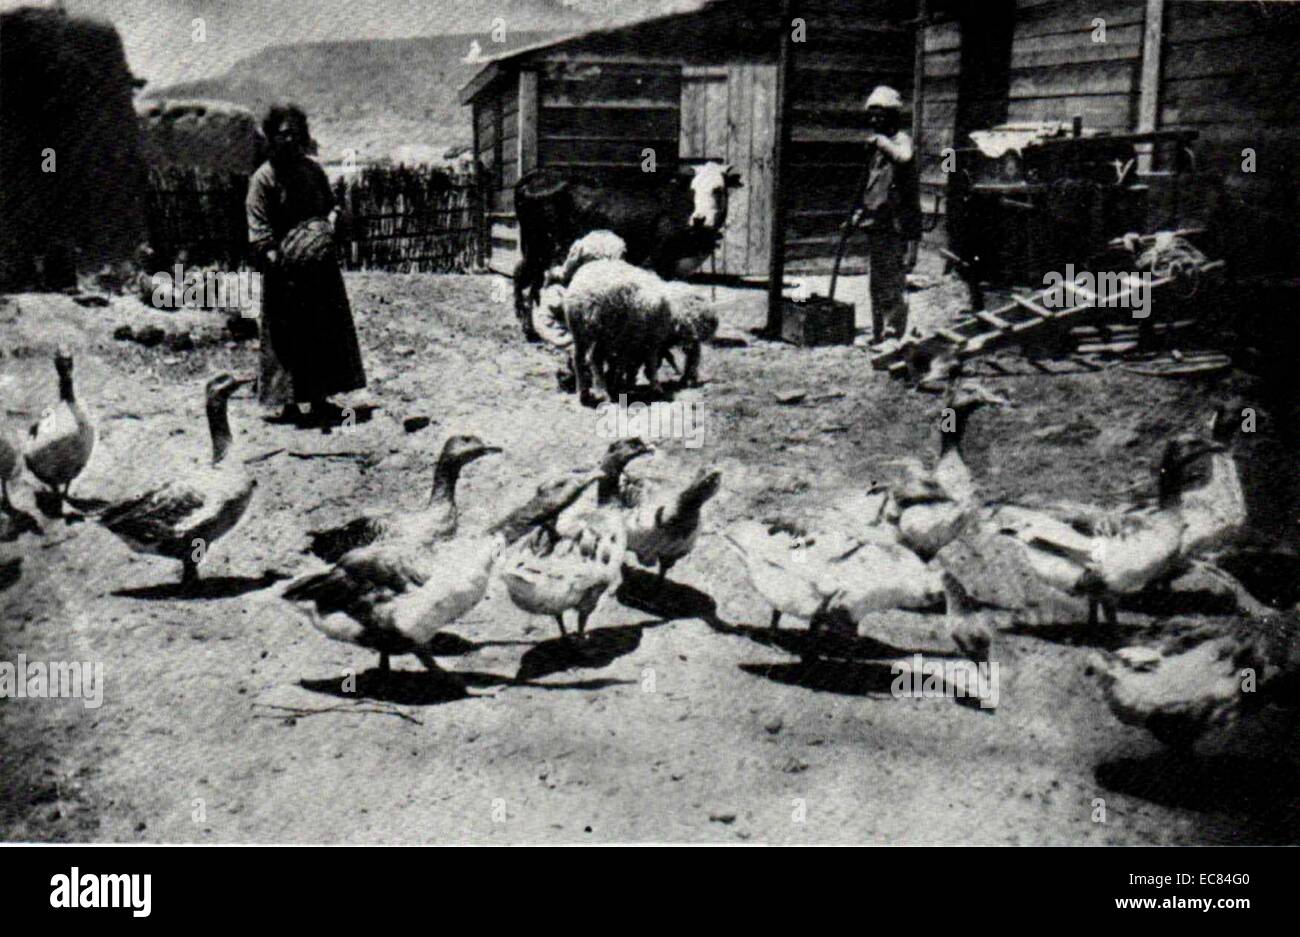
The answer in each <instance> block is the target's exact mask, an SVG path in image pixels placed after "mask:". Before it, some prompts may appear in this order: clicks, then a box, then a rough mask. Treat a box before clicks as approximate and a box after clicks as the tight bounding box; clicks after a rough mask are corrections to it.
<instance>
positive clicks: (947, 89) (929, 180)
mask: <svg viewBox="0 0 1300 937" xmlns="http://www.w3.org/2000/svg"><path fill="white" fill-rule="evenodd" d="M961 41H962V36H961V24H960V23H958V22H956V21H950V22H946V23H938V24H935V25H932V26H927V27H926V29H925V76H924V78H923V80H922V84H921V94H922V96H923V98H924V101H923V104H924V106H923V110H922V120H923V121H924V123H923V124H922V127H921V141H920V160H921V165H920V170H921V207H922V209H923V210H924V211H927V212H930V211H935V210H937V211H938V214H939V215H940V216H941V217H940V219H939V223H938V225H937V226H936V227H935V229H934V232H933V234H928V235H926V240H927V241H931V242H936V243H937V242H943V241H944V240H945V239H946V237H947V235H946V230H945V227H944V224H943V218H942V216H943V215H945V214H946V213H947V203H946V201H945V200H944V196H945V195H946V193H947V188H948V177H947V175H946V174H945V173H944V172H943V170H942V169H941V163H942V161H943V151H944V150H945V149H947V148H948V147H952V146H955V145H956V142H955V139H956V129H955V128H956V126H957V93H958V84H959V82H960V79H961Z"/></svg>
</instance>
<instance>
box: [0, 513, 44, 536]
mask: <svg viewBox="0 0 1300 937" xmlns="http://www.w3.org/2000/svg"><path fill="white" fill-rule="evenodd" d="M42 533H44V531H43V530H42V529H41V524H40V522H39V521H38V520H37V519H36V517H35V516H34V515H32V514H28V513H27V512H26V511H23V510H21V509H20V508H17V507H14V506H13V505H10V506H8V507H5V508H3V509H0V543H13V542H14V541H15V540H17V539H18V538H19V537H21V536H22V535H23V534H35V535H36V536H38V537H39V536H40V535H41V534H42Z"/></svg>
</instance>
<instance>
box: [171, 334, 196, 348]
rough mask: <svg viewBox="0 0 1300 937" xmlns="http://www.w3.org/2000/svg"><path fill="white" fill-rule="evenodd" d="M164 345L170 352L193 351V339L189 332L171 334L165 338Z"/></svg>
mask: <svg viewBox="0 0 1300 937" xmlns="http://www.w3.org/2000/svg"><path fill="white" fill-rule="evenodd" d="M166 344H167V347H168V348H170V349H171V350H172V351H193V350H194V338H193V336H191V335H190V333H189V332H172V333H171V334H170V335H168V336H167V338H166Z"/></svg>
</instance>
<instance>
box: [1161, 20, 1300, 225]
mask: <svg viewBox="0 0 1300 937" xmlns="http://www.w3.org/2000/svg"><path fill="white" fill-rule="evenodd" d="M1298 48H1300V9H1297V8H1296V7H1295V6H1293V5H1291V4H1285V3H1201V2H1196V3H1191V2H1186V0H1170V2H1168V3H1167V4H1166V12H1165V48H1164V62H1163V65H1164V69H1163V77H1162V82H1161V88H1160V126H1161V127H1165V128H1171V127H1186V128H1189V129H1193V130H1196V131H1199V133H1200V137H1199V139H1198V140H1197V142H1196V144H1195V145H1194V147H1193V149H1194V152H1195V153H1196V156H1197V176H1198V178H1197V180H1196V183H1195V184H1194V185H1193V186H1191V187H1190V191H1185V192H1183V193H1181V194H1180V206H1179V212H1178V214H1179V216H1180V218H1179V220H1180V221H1183V222H1186V223H1195V222H1196V221H1198V220H1201V215H1202V214H1203V212H1204V210H1205V208H1206V207H1207V206H1208V202H1209V199H1210V197H1211V195H1212V193H1213V192H1214V190H1215V189H1216V188H1218V187H1219V186H1221V185H1222V184H1223V180H1224V179H1225V177H1227V176H1228V174H1230V173H1239V172H1240V171H1241V165H1242V159H1243V154H1242V151H1243V149H1245V148H1246V147H1250V148H1252V149H1254V150H1255V153H1256V164H1257V171H1258V174H1259V175H1260V176H1261V177H1272V178H1273V179H1274V180H1275V181H1276V180H1277V179H1278V177H1279V176H1280V177H1281V179H1282V181H1284V182H1285V180H1288V179H1289V184H1290V186H1291V187H1292V190H1293V191H1294V189H1295V187H1296V186H1297V185H1300V69H1297V66H1296V58H1297V52H1296V50H1297V49H1298Z"/></svg>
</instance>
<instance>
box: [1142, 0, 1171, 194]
mask: <svg viewBox="0 0 1300 937" xmlns="http://www.w3.org/2000/svg"><path fill="white" fill-rule="evenodd" d="M1164 37H1165V0H1147V10H1146V30H1145V31H1144V32H1143V34H1142V84H1141V88H1140V93H1139V97H1138V125H1137V131H1138V133H1149V132H1151V131H1153V130H1156V129H1157V128H1158V127H1159V126H1160V58H1161V52H1162V51H1163V47H1164ZM1154 153H1155V144H1154V143H1139V144H1138V172H1139V173H1148V172H1150V171H1151V166H1152V158H1153V156H1154Z"/></svg>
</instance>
